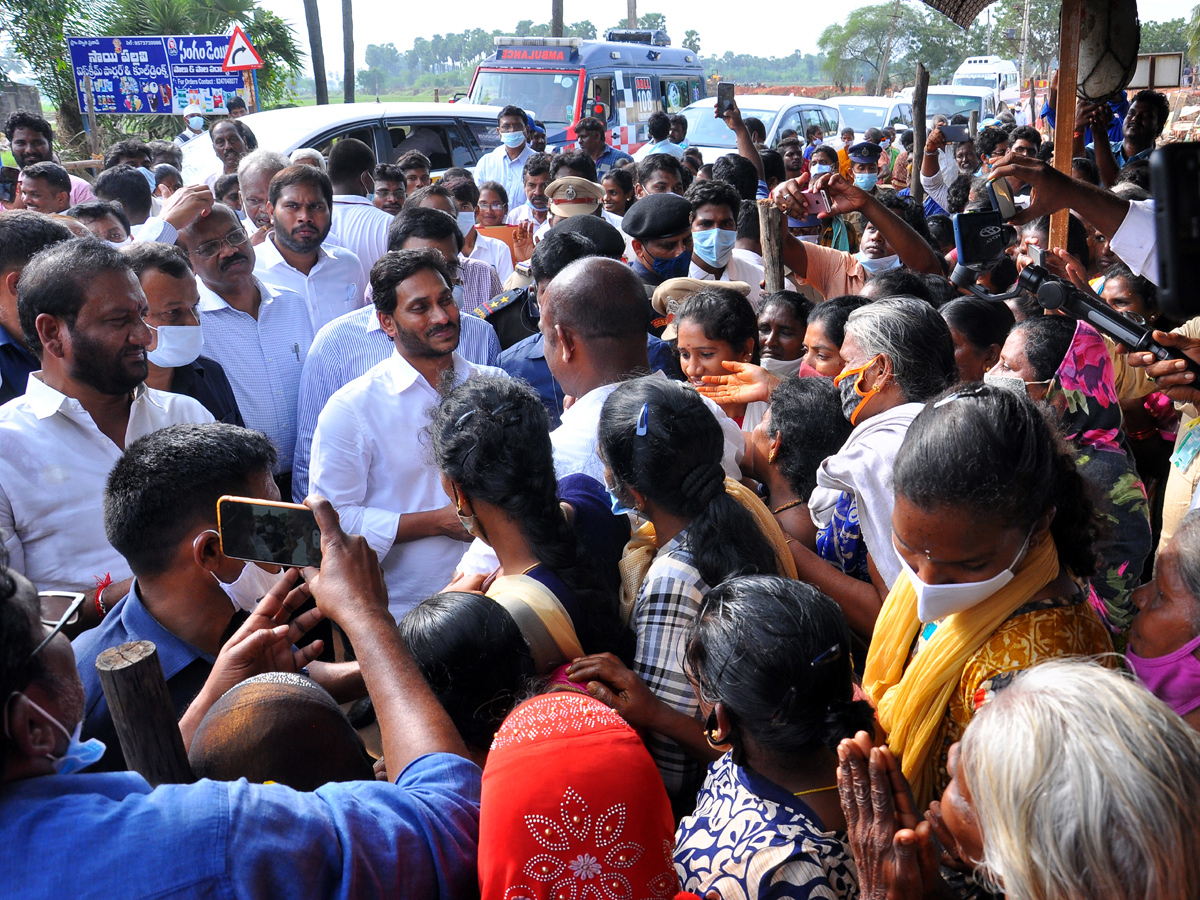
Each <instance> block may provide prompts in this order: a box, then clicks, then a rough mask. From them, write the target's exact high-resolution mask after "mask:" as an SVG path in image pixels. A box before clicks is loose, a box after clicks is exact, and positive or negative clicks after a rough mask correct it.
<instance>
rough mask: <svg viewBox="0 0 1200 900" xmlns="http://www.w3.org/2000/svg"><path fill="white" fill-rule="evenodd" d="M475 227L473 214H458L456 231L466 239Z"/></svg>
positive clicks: (465, 212)
mask: <svg viewBox="0 0 1200 900" xmlns="http://www.w3.org/2000/svg"><path fill="white" fill-rule="evenodd" d="M474 227H475V213H473V212H467V211H463V212H460V213H459V214H458V230H459V232H461V233H462V236H463V237H466V236H467V235H468V234H470V233H471V229H472V228H474Z"/></svg>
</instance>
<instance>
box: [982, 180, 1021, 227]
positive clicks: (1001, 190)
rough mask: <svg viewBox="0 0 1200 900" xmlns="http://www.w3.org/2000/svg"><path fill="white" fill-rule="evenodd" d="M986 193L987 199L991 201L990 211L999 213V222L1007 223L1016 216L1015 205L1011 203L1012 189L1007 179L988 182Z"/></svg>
mask: <svg viewBox="0 0 1200 900" xmlns="http://www.w3.org/2000/svg"><path fill="white" fill-rule="evenodd" d="M987 191H988V199H989V200H991V201H992V209H994V210H995V211H996V212H998V213H1000V218H1001V220H1003V221H1005V222H1007V221H1008V220H1009V219H1011V218H1012V217H1013V216H1015V215H1016V214H1017V204H1016V203H1015V202H1014V201H1013V193H1012V188H1011V187H1010V186H1009V184H1008V179H1007V178H997V179H996V180H994V181H989V182H988V186H987Z"/></svg>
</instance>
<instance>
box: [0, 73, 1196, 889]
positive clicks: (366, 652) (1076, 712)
mask: <svg viewBox="0 0 1200 900" xmlns="http://www.w3.org/2000/svg"><path fill="white" fill-rule="evenodd" d="M239 112H241V111H240V110H239ZM1081 113H1082V119H1081V121H1080V123H1079V125H1077V127H1079V126H1081V125H1082V126H1087V127H1088V128H1089V129H1091V128H1095V130H1096V132H1097V133H1098V134H1101V139H1100V141H1099V142H1094V141H1089V140H1088V139H1087V136H1086V135H1084V133H1083V132H1082V131H1080V132H1079V134H1077V137H1078V138H1079V140H1078V141H1077V146H1076V148H1075V155H1076V157H1077V158H1075V159H1074V160H1073V166H1072V174H1071V175H1070V176H1068V175H1066V174H1064V173H1061V172H1059V171H1057V170H1056V169H1055V168H1054V167H1053V166H1052V159H1051V146H1050V142H1049V141H1047V140H1046V139H1044V137H1043V135H1042V134H1041V132H1039V131H1038V130H1037V129H1036V128H1033V127H1029V126H1022V127H1018V126H1017V125H1016V124H1015V122H1014V121H1012V120H1011V116H1008V115H1007V114H1006V115H1005V116H1003V117H1002V118H1001V119H1000V120H997V121H989V122H985V123H982V126H981V127H980V129H979V132H978V136H977V137H976V138H975V140H973V141H964V142H961V143H953V142H950V141H948V140H947V137H946V132H944V131H943V130H942V126H943V125H959V124H966V122H965V120H963V121H962V122H958V121H951V122H944V121H940V122H938V123H936V124H935V127H933V129H932V130H931V132H930V134H929V136H928V139H927V142H926V145H925V152H924V155H923V157H922V160H923V161H922V163H921V166H920V168H919V170H918V171H915V172H914V171H912V164H911V161H910V160H911V156H910V154H911V151H912V147H911V142H912V137H911V134H912V133H911V132H906V133H903V134H902V135H901V136H900V140H897V135H896V134H895V133H894V132H893V131H891V129H887V130H885V131H880V130H878V129H870V130H869V131H868V132H867V133H866V136H865V139H864V140H862V141H860V142H855V141H854V139H853V135H852V134H847V135H843V136H842V137H841V139H840V140H831V141H829V142H826V141H825V137H826V136H825V135H823V134H822V133H821V132H820V129H817V128H810V129H809V130H808V132H807V133H806V134H804V135H797V134H794V133H785V134H784V135H782V140H781V141H780V142H779V145H778V148H777V149H776V150H771V149H766V148H765V147H764V146H763V144H762V139H763V138H764V137H765V135H764V134H763V133H762V131H763V130H762V128H761V123H759V122H757V120H752V119H747V120H743V119H742V116H741V113H740V111H739V110H738V109H737V107H736V105H734V106H732V107H731V108H730V109H729V110H728V111H727V112H726V113H725V116H724V119H725V123H726V125H727V126H728V127H729V128H730V129H731V130H732V131H733V133H734V136H735V139H736V147H737V152H736V153H730V154H727V155H725V156H721V157H720V158H718V159H716V160H715V161H713V162H712V163H711V164H706V163H705V162H704V157H703V155H702V154H701V153H700V152H699V151H698V150H697V149H696V148H692V147H689V146H688V143H687V135H686V129H687V122H686V120H684V119H682V117H678V116H676V117H669V116H667V115H665V114H662V113H656V114H655V115H653V116H651V117H650V120H649V133H650V136H651V141H650V142H649V143H648V144H647V145H646V146H645V147H643V148H641V149H640V150H639V151H638V152H637V153H636V154H634V155H633V156H630V155H629V154H626V153H624V152H622V151H621V150H619V149H616V148H614V147H612V146H610V145H609V144H608V143H607V140H606V132H605V129H604V126H603V124H602V123H601V122H600V121H599V120H598V119H594V118H590V117H589V118H584V119H582V120H580V121H579V122H578V123H576V125H575V128H576V132H577V133H578V136H579V138H578V143H577V146H575V147H572V148H566V149H560V150H558V151H556V152H553V153H545V152H540V151H539V150H535V149H534V147H533V143H534V136H535V135H534V130H533V126H532V123H531V122H530V121H529V120H528V118H527V116H526V114H525V112H524V111H522V110H521V109H520V108H518V107H515V106H507V107H504V108H503V109H502V111H501V112H500V113H499V115H498V118H497V133H498V135H499V139H500V144H499V146H497V147H496V149H495V150H494V151H491V152H490V153H489V154H488V155H487V156H485V157H484V158H483V159H482V160H481V162H480V163H479V165H478V166H477V167H476V169H475V170H474V171H473V172H472V171H469V170H467V169H461V168H455V169H449V170H447V171H446V172H444V173H441V174H440V177H439V173H437V172H435V171H433V169H432V166H431V162H430V160H429V159H428V158H427V157H425V156H424V155H422V154H421V153H420V152H418V151H411V152H408V153H406V154H404V155H403V156H402V157H401V158H400V159H398V160H396V161H395V162H391V161H381V160H378V159H376V157H375V154H374V152H373V150H372V149H371V148H370V147H368V146H367V145H366V144H364V143H361V142H360V141H357V140H355V139H353V138H343V139H341V140H339V141H337V142H336V143H334V144H333V145H332V148H331V149H330V150H329V151H328V153H327V154H322V153H320V152H318V151H315V150H299V151H296V152H295V153H293V154H291V156H290V157H289V156H287V155H284V154H283V153H281V152H279V148H273V147H266V146H262V147H260V146H258V143H257V140H256V138H255V136H254V134H253V133H252V131H251V129H250V128H249V127H247V125H246V124H245V123H244V122H242V121H240V116H239V117H231V118H228V119H222V120H220V121H218V122H216V123H215V124H212V126H211V128H208V133H209V134H210V135H211V138H212V146H213V150H214V153H215V159H214V162H213V172H212V174H210V176H209V177H208V178H207V179H205V180H202V181H199V182H197V183H193V184H188V183H185V179H184V176H183V175H182V174H181V172H182V170H183V165H182V156H181V152H180V146H181V145H182V144H185V143H187V142H188V141H190V140H192V139H193V138H194V137H196V136H197V135H199V134H201V133H203V132H204V131H205V129H206V128H207V127H208V123H206V121H205V119H204V117H203V116H202V115H200V114H199V112H198V111H196V112H195V113H193V114H192V115H189V116H188V118H187V120H186V123H187V129H186V130H185V131H184V132H182V133H181V134H180V135H179V137H178V138H176V140H175V141H174V142H169V143H168V142H152V143H149V144H147V143H143V142H141V141H137V140H125V141H121V142H119V143H117V144H114V145H113V146H112V147H110V148H109V149H108V151H107V153H106V154H105V157H104V160H103V170H102V171H101V173H100V174H99V176H98V177H97V178H96V179H95V180H94V181H93V182H90V183H89V182H87V181H84V180H82V179H79V178H77V177H75V176H72V175H69V174H68V173H67V171H66V169H64V168H63V167H62V166H61V165H59V164H58V163H57V162H56V161H55V159H56V156H55V152H54V133H53V130H52V128H51V127H50V125H49V124H48V123H47V122H46V120H45V119H43V118H42V117H41V116H39V115H37V114H35V113H31V112H27V111H24V110H21V111H18V112H16V113H14V114H12V115H11V116H10V117H9V118H8V120H7V122H6V124H5V127H4V133H5V137H6V138H7V140H8V142H9V145H10V147H11V151H12V153H13V155H14V157H15V159H16V162H17V164H18V166H19V167H20V172H21V178H20V184H19V187H18V190H17V198H16V200H15V201H14V202H13V203H12V204H9V206H11V207H12V208H11V209H10V208H6V209H5V210H4V211H2V212H0V403H2V404H3V405H0V539H2V541H3V551H2V553H0V703H2V708H0V712H2V717H3V724H4V728H3V737H2V738H0V813H2V814H0V834H2V836H3V840H2V841H0V869H2V870H3V871H4V872H5V888H4V893H5V896H6V897H13V898H25V897H29V898H44V897H50V896H76V897H90V896H102V895H103V896H107V895H110V894H113V893H116V892H120V893H121V894H122V895H124V896H136V897H147V898H149V897H165V896H189V897H191V896H196V897H199V896H214V897H216V896H220V897H262V898H267V897H292V896H297V897H298V896H305V897H344V898H367V897H406V898H421V900H426V898H427V900H434V898H442V900H470V898H473V897H479V896H482V897H483V898H485V900H552V898H553V900H605V898H607V900H642V898H666V900H671V898H674V897H678V896H691V897H705V898H707V900H712V898H723V900H743V898H744V900H753V898H763V900H766V898H784V897H787V898H798V900H800V898H824V900H857V898H859V897H862V898H870V900H882V898H888V900H915V898H924V897H928V898H984V897H999V896H1005V897H1008V898H1010V900H1135V898H1137V900H1141V898H1146V897H1154V898H1156V900H1195V898H1196V897H1200V735H1198V734H1197V729H1200V656H1198V655H1197V654H1198V652H1200V513H1194V512H1190V510H1191V509H1192V508H1193V507H1194V506H1200V499H1198V500H1194V499H1193V498H1194V497H1198V498H1200V495H1197V494H1196V490H1197V485H1198V482H1200V459H1198V457H1200V428H1198V427H1197V426H1198V425H1200V412H1198V407H1200V389H1198V388H1197V386H1195V385H1194V384H1193V375H1192V374H1191V373H1190V372H1187V371H1184V363H1183V362H1181V361H1178V360H1165V361H1160V360H1157V359H1155V358H1154V357H1152V356H1151V355H1150V354H1148V353H1138V352H1127V351H1126V349H1125V348H1123V347H1121V346H1119V345H1118V344H1117V343H1115V342H1114V341H1113V340H1112V339H1110V338H1109V337H1108V336H1107V335H1105V334H1103V333H1101V332H1100V331H1097V330H1096V329H1095V328H1094V327H1093V326H1092V325H1090V324H1088V323H1086V322H1083V321H1077V320H1076V319H1074V318H1070V317H1068V316H1065V315H1059V314H1054V313H1051V312H1048V311H1046V310H1043V309H1042V307H1041V306H1039V305H1038V303H1037V300H1036V298H1034V297H1031V296H1029V295H1028V294H1023V295H1017V293H1016V292H1015V291H1012V290H1011V289H1012V288H1013V287H1014V285H1016V284H1017V282H1018V278H1019V276H1020V274H1021V273H1022V272H1023V271H1024V270H1025V269H1026V268H1027V267H1029V266H1031V265H1034V264H1040V265H1043V266H1044V267H1045V268H1046V269H1047V270H1048V271H1049V272H1050V273H1051V274H1052V275H1054V276H1056V277H1058V278H1061V279H1063V280H1064V281H1067V282H1069V283H1070V284H1071V285H1072V286H1073V287H1074V288H1075V289H1076V290H1078V291H1082V292H1085V293H1088V294H1091V295H1092V296H1093V297H1094V298H1095V300H1096V302H1101V303H1106V304H1107V305H1108V306H1109V307H1111V308H1112V309H1113V310H1115V311H1116V312H1117V313H1119V314H1121V315H1124V316H1128V317H1130V318H1131V319H1133V320H1135V321H1137V322H1139V323H1142V324H1146V325H1149V326H1152V327H1153V328H1154V329H1156V332H1155V335H1156V338H1157V339H1158V341H1159V342H1160V343H1161V344H1162V345H1164V346H1167V347H1170V348H1174V349H1176V350H1178V351H1181V352H1182V353H1183V354H1184V355H1186V356H1188V357H1190V358H1192V359H1194V360H1196V361H1197V362H1200V318H1197V319H1192V320H1190V321H1187V322H1178V321H1172V320H1170V319H1169V317H1167V316H1166V315H1164V313H1163V312H1162V311H1161V310H1160V309H1159V306H1158V304H1157V300H1156V281H1157V278H1158V260H1157V253H1158V244H1157V242H1156V239H1155V230H1154V224H1155V199H1154V198H1153V197H1152V196H1151V195H1150V192H1149V184H1148V179H1147V177H1146V160H1147V158H1148V157H1149V155H1150V153H1151V152H1152V151H1153V150H1154V148H1155V146H1156V143H1157V141H1158V140H1159V138H1160V135H1161V133H1162V131H1163V128H1164V125H1165V124H1166V120H1167V113H1168V107H1167V105H1166V101H1165V99H1164V98H1163V97H1162V95H1160V94H1156V93H1154V92H1152V91H1142V92H1140V93H1138V94H1136V95H1135V96H1134V97H1132V99H1131V100H1130V101H1129V102H1128V103H1126V104H1125V106H1124V107H1122V108H1121V109H1120V110H1118V111H1116V116H1117V117H1116V118H1115V119H1114V109H1113V108H1112V107H1109V106H1096V105H1085V106H1084V107H1081ZM1115 126H1119V128H1118V131H1119V133H1118V134H1117V135H1116V137H1113V134H1112V128H1113V127H1115ZM1104 129H1108V135H1107V137H1108V138H1109V140H1106V139H1105V135H1103V134H1102V133H1101V132H1102V131H1103V130H1104ZM951 133H952V134H957V133H958V132H957V131H952V132H951ZM830 137H831V138H832V136H830ZM542 140H543V145H544V135H543V139H542ZM918 180H919V181H918ZM1001 180H1003V181H1004V182H1005V183H1006V185H1007V187H1008V188H1009V189H1010V191H1009V192H1010V193H1011V194H1012V197H1013V198H1014V203H1015V207H1016V213H1015V215H1013V216H1011V217H1010V219H1009V221H1010V222H1011V223H1012V224H1013V225H1014V226H1015V227H1016V232H1017V238H1018V239H1017V241H1016V243H1015V244H1014V245H1013V246H1012V247H1011V248H1010V250H1009V252H1008V254H1007V255H1006V256H1005V257H1004V258H1003V259H1002V260H1001V261H1000V263H999V264H998V265H995V266H994V267H991V268H990V271H986V272H983V273H981V275H980V284H981V285H982V286H983V288H984V289H986V290H987V291H989V292H991V293H993V294H1002V293H1006V292H1007V293H1011V294H1012V299H1009V300H1003V299H993V300H988V299H984V298H983V297H981V296H978V295H976V294H968V293H966V292H965V291H963V290H960V289H959V288H958V287H956V286H955V283H953V282H952V281H951V280H950V277H949V276H950V274H951V272H952V271H953V270H954V268H955V265H956V264H958V263H959V262H960V260H959V259H958V252H959V251H958V249H957V248H956V244H955V240H954V228H953V225H952V220H951V218H950V216H952V215H955V214H958V213H964V212H970V211H976V210H990V209H992V204H993V200H992V199H991V195H992V194H994V193H995V186H996V183H997V182H1000V181H1001ZM916 183H919V184H920V185H921V186H922V188H923V193H924V196H925V200H924V202H923V205H922V204H919V203H918V202H917V201H915V200H914V199H913V198H912V196H911V193H910V191H911V189H910V187H909V186H910V185H913V184H916ZM989 187H991V190H989ZM1001 187H1003V185H1001ZM766 198H770V199H771V200H772V202H773V203H774V204H775V206H777V207H778V209H779V214H780V216H781V217H784V216H786V227H785V228H784V231H783V238H782V240H783V243H782V260H783V264H784V275H785V282H786V285H787V287H786V289H784V290H780V291H775V292H768V291H767V289H766V288H765V284H764V279H765V275H764V257H763V243H762V235H761V233H760V218H759V212H758V206H757V203H756V201H757V200H761V199H766ZM818 198H819V200H820V202H821V204H822V205H821V207H820V208H818ZM1160 199H1161V198H1160ZM826 207H827V208H826ZM1059 210H1070V211H1071V212H1070V217H1069V227H1068V231H1067V246H1066V247H1065V248H1058V247H1051V244H1050V225H1049V221H1050V215H1051V214H1052V213H1055V212H1057V211H1059ZM226 497H240V498H249V499H250V500H253V501H256V502H257V503H259V504H266V505H267V506H266V508H267V509H268V510H273V512H271V513H270V514H269V515H263V516H262V517H261V518H253V517H252V516H251V513H250V512H249V511H248V510H250V509H252V508H257V507H249V506H237V507H234V511H232V512H230V511H228V509H229V508H228V507H227V506H226V505H225V502H224V501H222V502H221V505H220V509H221V510H222V512H220V513H219V512H218V506H219V503H218V501H221V498H226ZM280 503H284V504H287V503H294V504H299V505H300V506H299V507H298V510H295V509H294V510H291V511H290V512H289V510H288V508H287V507H286V506H279V505H278V504H280ZM307 511H311V515H312V516H313V518H312V519H305V520H299V519H295V518H293V516H294V515H296V514H298V512H304V513H305V514H306V515H307V514H309V513H308V512H307ZM297 522H308V523H309V524H297ZM239 528H240V529H242V530H244V532H245V533H244V534H243V535H242V538H243V539H242V540H241V541H240V542H237V543H235V542H234V541H233V540H232V538H230V535H231V534H233V533H234V532H235V531H237V530H238V529H239ZM256 560H257V561H256ZM318 562H319V565H316V563H318ZM131 641H150V642H152V643H153V644H154V646H155V648H156V651H157V657H158V660H159V661H160V663H161V667H162V672H163V676H164V678H165V682H166V687H167V693H168V695H169V702H170V704H171V706H172V707H173V711H174V714H175V717H176V719H177V720H178V730H179V736H180V737H181V739H182V745H183V748H184V750H185V751H186V754H187V764H188V767H190V769H191V773H192V775H193V776H194V779H195V780H194V781H192V782H191V783H185V784H159V785H157V786H153V787H152V786H151V784H150V783H149V782H148V781H147V780H146V778H145V777H143V774H139V773H138V772H135V771H130V765H131V763H130V762H129V760H128V758H130V757H134V758H138V755H137V754H134V753H132V752H131V751H132V748H130V747H123V746H122V736H123V735H125V736H128V735H129V734H130V733H131V732H129V731H126V730H124V729H123V727H122V725H123V720H122V717H123V716H124V715H126V710H127V709H128V707H127V706H125V705H124V704H114V705H110V702H111V701H112V699H113V698H111V697H108V696H106V693H105V690H104V689H103V688H102V686H101V679H100V676H99V675H98V672H97V665H96V664H97V660H98V659H99V658H100V657H101V655H102V654H104V653H105V651H108V650H110V649H112V648H115V647H118V646H120V645H122V644H125V643H127V642H131ZM174 727H175V726H173V725H172V726H169V729H170V730H171V731H174ZM156 738H161V743H162V744H163V745H167V744H170V743H171V740H173V739H174V736H173V735H166V734H163V733H156ZM168 738H171V740H168ZM126 739H128V737H126ZM64 848H77V852H73V853H70V852H68V853H64V852H63V850H64ZM56 853H57V855H58V857H59V858H54V857H55V854H56Z"/></svg>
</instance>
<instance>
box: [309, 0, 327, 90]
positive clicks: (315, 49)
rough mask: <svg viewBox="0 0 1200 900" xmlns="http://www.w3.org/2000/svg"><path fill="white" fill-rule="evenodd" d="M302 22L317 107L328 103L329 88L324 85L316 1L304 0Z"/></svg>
mask: <svg viewBox="0 0 1200 900" xmlns="http://www.w3.org/2000/svg"><path fill="white" fill-rule="evenodd" d="M304 21H305V22H307V23H308V46H309V56H310V58H311V59H312V69H313V82H314V84H315V86H316V89H317V105H318V106H321V105H324V104H326V103H328V102H329V86H328V85H327V84H326V83H325V44H324V42H323V41H322V40H321V17H320V15H319V14H318V13H317V0H304Z"/></svg>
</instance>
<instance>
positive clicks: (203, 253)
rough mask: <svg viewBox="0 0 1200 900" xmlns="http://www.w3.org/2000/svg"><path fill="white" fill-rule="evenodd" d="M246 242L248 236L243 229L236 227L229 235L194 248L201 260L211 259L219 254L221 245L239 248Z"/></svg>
mask: <svg viewBox="0 0 1200 900" xmlns="http://www.w3.org/2000/svg"><path fill="white" fill-rule="evenodd" d="M248 240H250V235H248V234H246V230H245V229H244V228H241V227H238V228H236V229H235V230H233V231H231V232H229V234H227V235H225V237H223V238H217V239H216V240H215V241H209V242H208V243H206V244H201V245H200V246H199V247H197V248H196V255H197V256H199V257H200V258H201V259H212V258H213V257H214V256H216V255H217V254H218V253H220V252H221V247H222V246H223V245H225V244H228V245H229V246H230V247H231V248H232V247H240V246H242V244H244V243H246V241H248Z"/></svg>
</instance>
